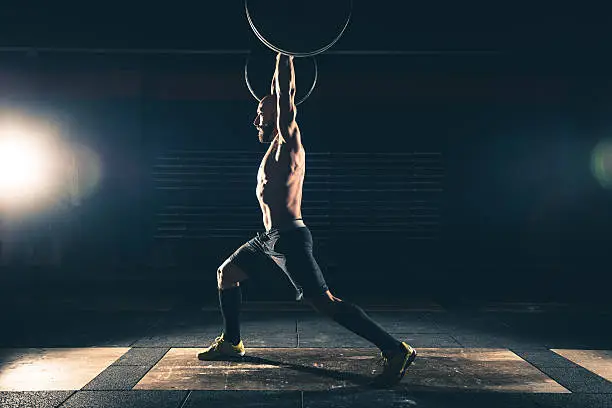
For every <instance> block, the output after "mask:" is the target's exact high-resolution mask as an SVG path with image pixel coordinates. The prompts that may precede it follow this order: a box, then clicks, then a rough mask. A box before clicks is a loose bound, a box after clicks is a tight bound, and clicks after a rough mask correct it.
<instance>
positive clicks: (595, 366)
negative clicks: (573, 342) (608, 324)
mask: <svg viewBox="0 0 612 408" xmlns="http://www.w3.org/2000/svg"><path fill="white" fill-rule="evenodd" d="M551 351H552V352H554V353H556V354H558V355H560V356H562V357H565V358H566V359H568V360H570V361H572V362H574V363H576V364H578V365H579V366H581V367H584V368H586V369H587V370H589V371H590V372H592V373H595V374H597V375H598V376H600V377H603V378H605V379H606V380H608V381H610V382H612V351H610V350H567V349H563V350H562V349H553V350H551Z"/></svg>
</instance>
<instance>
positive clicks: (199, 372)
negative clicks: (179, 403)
mask: <svg viewBox="0 0 612 408" xmlns="http://www.w3.org/2000/svg"><path fill="white" fill-rule="evenodd" d="M196 353H197V349H190V348H182V349H180V348H176V349H171V350H170V351H169V352H168V353H167V354H166V356H165V357H164V358H163V359H162V360H161V361H160V362H159V363H158V364H157V365H156V366H155V367H153V368H152V369H151V370H150V371H149V373H148V374H147V375H146V376H145V377H144V378H143V379H142V380H141V381H140V382H139V383H138V384H137V385H136V387H135V389H184V390H266V391H272V390H285V391H292V390H311V391H316V390H328V389H337V388H343V387H349V388H350V387H355V386H364V385H366V384H367V383H368V382H369V381H370V380H371V379H372V378H373V376H374V375H376V374H378V373H380V371H381V367H380V366H379V365H378V364H377V363H378V361H379V354H378V353H377V352H376V351H375V350H373V349H363V348H360V349H355V348H344V349H338V348H335V349H334V348H303V349H282V348H274V349H266V348H259V349H257V348H253V349H247V356H248V358H247V359H245V360H244V361H239V362H236V361H232V362H228V361H219V362H202V361H198V360H197V358H196ZM402 386H404V387H406V388H408V389H410V390H415V391H419V390H427V391H447V392H448V391H458V390H459V391H460V390H465V389H470V390H481V391H503V392H529V393H531V392H568V391H567V390H566V389H564V388H563V387H561V386H560V385H559V384H557V383H555V382H554V381H553V380H551V379H550V378H548V377H547V376H546V375H544V374H542V372H540V371H539V370H538V369H536V368H534V367H533V366H532V365H530V364H529V363H527V362H526V361H524V360H522V359H521V358H520V357H518V356H517V355H515V354H514V353H512V352H510V351H509V350H503V349H499V350H497V349H493V350H492V349H450V348H424V349H420V350H419V357H418V358H417V361H416V362H415V364H414V365H413V366H412V367H411V368H410V370H409V371H408V373H407V374H406V377H405V379H404V380H403V382H402Z"/></svg>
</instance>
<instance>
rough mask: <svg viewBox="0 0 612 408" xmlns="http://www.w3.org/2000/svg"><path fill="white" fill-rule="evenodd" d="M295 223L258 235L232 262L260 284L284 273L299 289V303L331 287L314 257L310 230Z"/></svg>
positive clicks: (247, 243)
mask: <svg viewBox="0 0 612 408" xmlns="http://www.w3.org/2000/svg"><path fill="white" fill-rule="evenodd" d="M295 224H296V225H297V226H296V225H291V226H288V227H284V228H280V229H278V228H272V229H271V230H270V231H268V232H260V233H258V234H257V236H255V237H254V238H252V239H250V240H249V241H247V242H246V243H245V244H243V245H242V246H241V247H240V248H238V249H237V250H236V252H234V253H233V254H232V255H231V256H230V262H233V263H235V264H236V265H237V266H238V267H239V268H240V269H242V270H243V271H244V272H245V273H246V274H247V276H248V277H249V278H253V279H255V280H257V281H260V282H265V281H266V279H269V277H270V273H275V272H280V271H282V272H284V273H285V275H287V277H288V278H289V281H291V283H292V284H293V286H294V287H295V290H296V300H301V299H302V298H303V296H304V293H306V297H314V296H317V295H321V294H324V293H325V292H327V290H328V287H327V283H325V279H324V278H323V273H322V272H321V268H319V265H318V264H317V261H316V260H315V258H314V256H313V254H312V234H311V233H310V230H309V229H308V227H306V226H305V225H304V224H303V223H301V226H300V224H298V223H295ZM270 260H272V261H274V262H270ZM274 264H276V266H275V265H274ZM271 269H273V270H271ZM274 269H276V270H274Z"/></svg>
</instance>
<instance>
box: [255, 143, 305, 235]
mask: <svg viewBox="0 0 612 408" xmlns="http://www.w3.org/2000/svg"><path fill="white" fill-rule="evenodd" d="M305 159H306V153H305V152H304V148H303V147H302V145H301V143H299V142H296V141H293V142H289V143H281V144H280V146H279V141H278V137H276V138H275V139H274V141H273V142H272V143H271V145H270V147H269V148H268V151H267V152H266V154H265V155H264V157H263V160H262V161H261V165H260V166H259V171H258V172H257V189H256V193H257V199H258V200H259V206H260V207H261V211H262V214H263V223H264V226H265V228H266V231H268V230H270V229H271V228H273V227H277V226H279V225H281V224H283V223H286V222H288V221H291V220H294V219H296V218H301V217H302V208H301V207H302V186H303V184H304V174H305V170H306V166H305V164H306V160H305Z"/></svg>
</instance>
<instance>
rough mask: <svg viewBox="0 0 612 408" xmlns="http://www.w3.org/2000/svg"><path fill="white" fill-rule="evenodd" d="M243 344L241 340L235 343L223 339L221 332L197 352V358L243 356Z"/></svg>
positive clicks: (205, 359) (212, 358) (210, 358)
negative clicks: (209, 343) (206, 346)
mask: <svg viewBox="0 0 612 408" xmlns="http://www.w3.org/2000/svg"><path fill="white" fill-rule="evenodd" d="M244 353H245V350H244V344H243V343H242V340H240V343H238V344H237V345H235V346H234V345H233V344H232V343H230V342H229V341H226V340H225V339H223V333H221V335H220V336H219V337H217V338H216V339H215V341H213V343H212V344H211V345H210V346H209V347H208V348H207V349H206V350H204V351H202V352H201V353H198V360H203V361H210V360H226V359H231V358H240V357H242V356H244Z"/></svg>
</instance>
